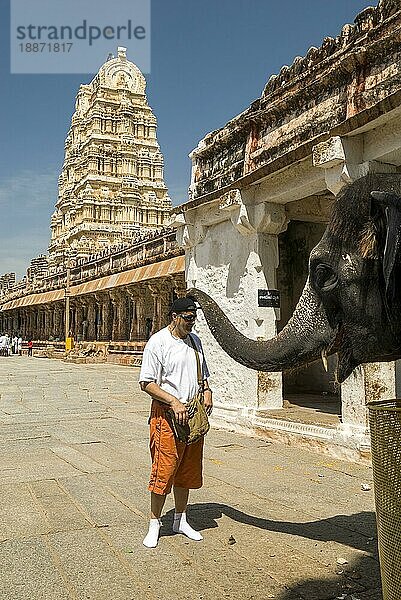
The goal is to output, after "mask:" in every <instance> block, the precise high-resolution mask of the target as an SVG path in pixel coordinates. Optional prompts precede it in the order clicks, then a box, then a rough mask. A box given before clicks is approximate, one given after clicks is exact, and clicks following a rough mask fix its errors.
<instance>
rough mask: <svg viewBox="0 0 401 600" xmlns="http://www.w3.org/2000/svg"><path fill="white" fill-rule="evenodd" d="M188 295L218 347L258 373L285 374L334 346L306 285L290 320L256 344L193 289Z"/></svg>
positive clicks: (329, 330)
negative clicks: (274, 372)
mask: <svg viewBox="0 0 401 600" xmlns="http://www.w3.org/2000/svg"><path fill="white" fill-rule="evenodd" d="M188 295H189V296H192V297H194V298H195V299H196V300H197V301H198V302H199V304H200V306H201V308H202V311H203V313H204V315H205V318H206V321H207V324H208V325H209V328H210V330H211V332H212V334H213V336H214V337H215V339H216V340H217V342H218V343H219V344H220V346H221V347H222V348H223V350H225V352H227V354H229V356H231V357H232V358H233V359H234V360H235V361H237V362H239V363H241V364H243V365H245V366H246V367H249V368H251V369H255V370H257V371H284V370H286V369H290V368H293V367H297V366H300V365H303V364H305V363H308V362H312V361H314V360H316V359H317V358H320V356H321V355H322V353H323V354H324V355H325V353H326V350H327V349H328V348H329V347H330V346H331V345H332V344H333V342H334V340H335V337H336V333H337V331H336V330H333V329H332V327H331V326H330V325H329V323H328V321H327V319H326V316H325V313H324V311H323V310H322V309H321V305H320V302H319V300H318V298H317V296H316V294H315V292H314V291H313V289H312V288H311V287H310V285H309V282H307V283H306V285H305V288H304V291H303V293H302V296H301V298H300V299H299V302H298V304H297V307H296V309H295V311H294V314H293V315H292V317H291V319H290V320H289V322H288V323H287V325H286V326H285V327H284V329H283V330H282V331H281V332H280V333H279V334H278V335H277V336H276V337H274V338H273V339H271V340H267V341H255V340H251V339H249V338H247V337H245V336H244V335H242V334H241V333H240V332H239V331H238V330H237V329H236V328H235V327H234V325H233V324H232V323H231V322H230V321H229V320H228V318H227V317H226V315H225V314H224V313H223V311H222V310H221V309H220V308H219V307H218V305H217V304H216V302H215V301H214V300H212V298H210V296H208V295H207V294H206V293H205V292H202V291H201V290H198V289H196V288H193V289H191V290H189V291H188Z"/></svg>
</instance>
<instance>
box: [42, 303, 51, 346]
mask: <svg viewBox="0 0 401 600" xmlns="http://www.w3.org/2000/svg"><path fill="white" fill-rule="evenodd" d="M43 312H44V339H45V340H48V339H50V337H52V333H53V307H52V306H45V307H44V310H43Z"/></svg>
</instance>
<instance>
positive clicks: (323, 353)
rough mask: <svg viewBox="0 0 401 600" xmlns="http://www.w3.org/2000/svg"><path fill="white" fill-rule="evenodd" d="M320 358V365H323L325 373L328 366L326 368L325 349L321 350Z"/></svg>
mask: <svg viewBox="0 0 401 600" xmlns="http://www.w3.org/2000/svg"><path fill="white" fill-rule="evenodd" d="M321 356H322V363H323V367H324V370H325V371H326V373H327V371H328V366H327V355H326V349H325V348H323V350H322V353H321Z"/></svg>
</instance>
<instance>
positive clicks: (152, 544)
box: [142, 519, 161, 548]
mask: <svg viewBox="0 0 401 600" xmlns="http://www.w3.org/2000/svg"><path fill="white" fill-rule="evenodd" d="M160 526H161V523H160V521H159V519H150V522H149V530H148V533H147V535H146V537H145V539H144V540H143V542H142V543H143V545H144V546H146V547H147V548H156V546H157V542H158V541H159V532H160Z"/></svg>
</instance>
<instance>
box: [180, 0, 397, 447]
mask: <svg viewBox="0 0 401 600" xmlns="http://www.w3.org/2000/svg"><path fill="white" fill-rule="evenodd" d="M400 40H401V6H400V3H399V2H398V1H395V0H380V2H379V3H378V5H377V7H374V8H373V7H371V8H367V9H366V10H364V11H363V12H362V13H360V14H359V15H357V16H356V18H355V22H354V24H353V25H345V26H344V27H343V29H342V31H341V32H340V34H339V35H338V36H337V37H336V38H326V39H325V40H324V41H323V43H322V45H321V47H320V48H311V49H310V50H309V51H308V53H307V55H306V56H305V57H303V58H301V57H297V58H296V59H295V60H294V62H293V64H292V65H291V66H289V67H287V66H284V67H283V68H282V69H281V71H280V73H279V74H278V75H273V76H272V77H271V78H270V79H269V81H268V83H267V84H266V86H265V89H264V91H263V93H262V95H261V96H260V97H259V98H257V99H256V100H255V101H254V102H253V103H252V104H251V105H250V107H249V108H247V109H246V110H244V111H243V112H242V113H241V114H239V115H238V116H237V117H235V118H234V119H232V120H231V121H229V122H228V123H227V124H225V125H224V126H223V127H221V129H218V130H217V131H213V132H211V133H209V134H207V135H206V136H205V138H204V139H202V140H201V141H200V142H199V144H198V146H197V148H195V150H193V152H192V154H191V158H192V176H191V185H190V199H189V201H188V202H186V203H185V204H183V205H181V206H179V207H177V208H175V209H173V212H174V214H175V223H174V226H175V227H176V229H177V241H178V242H179V244H180V245H181V246H182V247H183V248H185V256H186V281H187V285H188V286H189V287H192V286H196V287H199V288H201V289H203V290H205V291H206V292H207V293H209V294H210V295H211V296H212V297H214V298H215V299H216V300H217V302H218V303H219V305H220V306H221V308H222V309H223V310H224V311H225V312H226V314H227V316H228V317H229V318H230V319H231V320H232V322H233V323H234V325H235V326H236V327H237V328H238V329H239V330H240V331H241V332H242V333H244V335H246V336H248V337H250V338H252V339H261V340H263V339H268V338H270V337H271V336H272V335H274V334H275V333H276V332H277V331H278V329H280V328H281V327H282V325H283V324H284V322H285V321H286V320H287V319H288V316H289V313H290V310H289V309H290V308H291V309H292V308H293V305H294V303H295V302H296V301H297V299H298V296H299V294H300V290H301V285H302V284H301V279H302V277H301V275H305V273H306V265H305V268H303V269H301V271H302V273H297V274H296V276H295V277H294V272H293V270H294V268H296V265H297V260H298V258H299V257H300V256H301V255H306V254H307V253H306V252H305V251H304V250H305V249H306V248H307V249H308V251H309V249H310V247H311V246H313V244H314V243H316V240H317V239H318V238H319V235H320V233H321V232H322V230H323V228H324V224H325V223H326V222H327V221H328V218H329V214H330V210H331V206H332V204H333V203H334V202H335V198H336V195H337V194H338V192H339V191H340V190H341V189H342V188H343V187H344V185H346V184H348V183H350V182H352V181H354V180H356V179H358V178H359V177H361V176H363V175H365V174H367V173H369V172H382V173H391V172H400V171H401V44H400ZM289 224H290V227H289ZM294 226H296V227H298V228H299V230H298V233H301V231H303V234H302V235H304V236H305V239H304V240H303V246H299V248H298V253H299V256H298V257H296V258H293V259H292V260H291V258H289V255H288V245H289V244H291V243H292V244H293V243H294V242H295V241H296V239H297V235H295V237H294V234H293V233H291V230H292V229H293V227H294ZM302 235H301V238H302ZM298 241H302V240H298ZM284 244H285V246H284ZM302 248H304V250H302ZM298 270H299V269H298ZM291 278H292V279H291ZM289 282H290V283H291V290H290V289H289V287H288V286H289ZM260 289H262V290H263V289H270V290H271V289H278V290H279V291H280V289H281V291H282V300H283V305H282V311H280V309H277V308H264V307H261V306H258V290H260ZM281 312H282V314H281ZM200 333H201V335H202V338H203V340H204V344H205V346H206V347H207V348H208V349H209V351H210V354H211V356H212V360H211V367H212V368H211V370H212V377H211V385H212V387H213V388H214V389H215V398H216V411H215V419H216V421H217V422H218V423H219V424H220V425H221V426H224V427H229V428H233V429H238V430H249V429H251V430H252V431H253V432H258V433H260V432H264V433H263V435H268V436H272V437H274V436H276V435H281V437H282V439H285V440H288V442H289V443H290V442H291V440H293V439H294V436H295V438H297V439H302V440H306V442H307V443H310V444H312V445H314V446H319V445H320V444H324V445H325V447H326V448H327V447H328V446H332V447H333V448H335V449H336V450H335V451H336V452H338V453H341V452H345V453H346V452H349V453H353V452H355V453H357V454H358V455H359V456H361V455H363V454H364V452H365V450H366V449H367V448H368V447H369V436H368V430H367V422H366V406H365V404H366V401H367V400H369V399H378V398H379V397H380V398H391V397H395V395H396V390H397V389H398V388H399V382H398V383H397V377H396V375H395V374H396V373H397V372H398V371H399V369H397V368H396V367H397V365H396V364H394V363H389V364H386V365H368V366H363V367H360V368H358V369H356V370H355V371H354V373H353V374H352V375H351V376H350V377H349V378H348V379H347V380H346V381H345V382H344V383H343V384H342V385H341V389H338V387H337V388H335V386H334V381H333V367H332V365H331V364H330V363H329V364H328V369H329V373H328V375H327V374H326V373H325V372H324V370H323V368H322V367H321V366H319V367H313V368H312V371H310V372H309V373H308V372H306V371H305V370H303V371H301V372H299V373H296V374H292V375H291V376H287V375H284V384H283V378H282V376H281V374H274V373H258V372H256V371H250V370H249V369H246V368H245V367H242V366H241V365H238V363H236V362H235V361H233V360H232V359H231V358H230V357H229V356H228V355H227V354H225V353H224V352H223V351H222V350H221V349H220V348H219V346H218V345H217V343H216V342H215V340H214V338H213V337H212V336H211V334H210V331H209V329H208V327H207V325H206V323H205V322H204V321H201V323H200ZM291 377H292V381H291ZM291 383H292V387H291ZM308 386H309V389H308ZM294 388H295V390H298V394H297V397H296V398H295V399H294V398H293V396H291V394H290V395H287V392H289V391H290V392H293V391H294ZM311 415H313V418H312V416H311Z"/></svg>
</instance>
